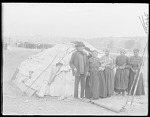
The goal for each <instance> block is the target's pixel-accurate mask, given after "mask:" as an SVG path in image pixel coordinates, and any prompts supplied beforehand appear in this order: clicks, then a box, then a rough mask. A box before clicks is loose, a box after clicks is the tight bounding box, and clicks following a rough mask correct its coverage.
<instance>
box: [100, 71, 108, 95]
mask: <svg viewBox="0 0 150 117" xmlns="http://www.w3.org/2000/svg"><path fill="white" fill-rule="evenodd" d="M99 96H100V97H101V98H105V97H107V85H106V78H105V76H104V71H100V72H99Z"/></svg>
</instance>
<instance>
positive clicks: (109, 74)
mask: <svg viewBox="0 0 150 117" xmlns="http://www.w3.org/2000/svg"><path fill="white" fill-rule="evenodd" d="M104 75H105V78H106V86H107V96H108V97H110V96H111V95H113V94H114V70H112V69H110V68H105V70H104Z"/></svg>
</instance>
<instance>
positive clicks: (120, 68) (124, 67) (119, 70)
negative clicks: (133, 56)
mask: <svg viewBox="0 0 150 117" xmlns="http://www.w3.org/2000/svg"><path fill="white" fill-rule="evenodd" d="M125 53H126V51H125V49H121V50H120V55H119V56H117V57H116V60H115V62H116V74H115V78H114V80H115V83H114V90H115V92H116V93H118V94H121V93H122V95H124V94H125V91H127V88H128V79H129V68H128V65H129V58H128V57H127V56H126V55H125Z"/></svg>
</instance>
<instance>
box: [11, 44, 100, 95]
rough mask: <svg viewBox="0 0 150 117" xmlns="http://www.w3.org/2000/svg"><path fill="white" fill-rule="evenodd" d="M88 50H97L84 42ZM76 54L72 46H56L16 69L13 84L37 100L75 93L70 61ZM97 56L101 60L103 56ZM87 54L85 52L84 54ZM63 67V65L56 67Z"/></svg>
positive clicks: (32, 57)
mask: <svg viewBox="0 0 150 117" xmlns="http://www.w3.org/2000/svg"><path fill="white" fill-rule="evenodd" d="M84 44H85V46H86V47H88V48H89V49H90V50H97V49H96V48H94V47H93V46H92V45H90V44H88V43H86V42H84ZM75 51H76V48H75V42H69V43H62V44H56V45H54V46H53V47H52V48H50V49H46V50H44V51H42V52H40V53H38V54H36V55H33V56H31V57H29V58H28V59H26V60H25V61H23V62H22V63H21V64H20V66H19V67H18V68H17V70H18V72H17V74H16V75H15V79H14V80H13V83H14V84H15V85H16V86H17V87H18V88H19V89H20V90H21V91H23V92H24V93H26V94H28V95H29V96H32V95H33V94H36V95H38V96H39V97H44V96H45V95H51V96H62V95H68V96H69V95H72V96H73V92H74V76H73V75H72V71H71V68H70V66H69V61H70V59H71V55H72V53H73V52H75ZM97 51H98V52H99V56H102V54H101V53H102V52H101V51H99V50H97ZM86 52H87V54H88V51H86ZM58 63H62V64H58Z"/></svg>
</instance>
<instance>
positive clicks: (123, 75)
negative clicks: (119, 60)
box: [114, 69, 129, 92]
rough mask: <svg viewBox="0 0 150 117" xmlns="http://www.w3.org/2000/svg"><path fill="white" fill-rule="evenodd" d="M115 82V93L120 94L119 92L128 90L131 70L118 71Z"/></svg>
mask: <svg viewBox="0 0 150 117" xmlns="http://www.w3.org/2000/svg"><path fill="white" fill-rule="evenodd" d="M114 80H115V82H114V89H115V92H118V91H119V90H124V91H125V90H127V88H128V80H129V69H117V70H116V74H115V78H114Z"/></svg>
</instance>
